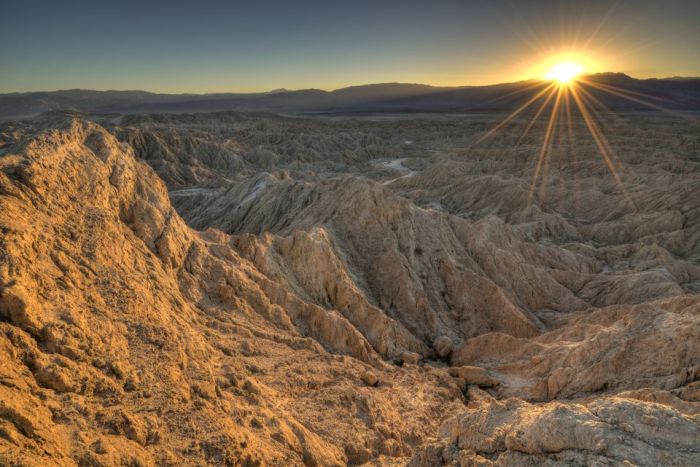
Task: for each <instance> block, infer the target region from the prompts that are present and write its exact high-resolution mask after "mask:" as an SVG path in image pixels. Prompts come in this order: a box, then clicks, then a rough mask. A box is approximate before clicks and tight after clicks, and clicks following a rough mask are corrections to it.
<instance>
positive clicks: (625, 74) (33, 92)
mask: <svg viewBox="0 0 700 467" xmlns="http://www.w3.org/2000/svg"><path fill="white" fill-rule="evenodd" d="M597 75H624V76H626V77H628V78H632V79H635V80H639V81H648V80H672V79H700V76H681V75H674V76H666V77H649V78H637V77H634V76H632V75H629V74H627V73H624V72H617V71H603V72H596V73H588V74H584V75H582V76H597ZM528 81H542V82H546V81H550V80H547V79H542V78H526V79H521V80H516V81H503V82H497V83H491V84H460V85H454V86H441V85H434V84H428V83H411V82H405V81H385V82H374V83H363V84H351V85H348V86H341V87H338V88H325V89H324V88H320V87H310V88H297V89H288V88H285V87H282V88H274V89H270V90H267V91H212V92H191V91H181V92H161V91H149V90H146V89H114V88H111V89H110V88H107V89H90V88H64V89H54V90H38V91H9V92H0V95H14V94H41V93H56V92H68V91H88V92H143V93H148V94H161V95H170V96H188V95H190V96H208V95H211V96H215V95H220V94H247V95H251V94H274V93H285V92H289V93H292V92H302V91H322V92H327V93H332V92H336V91H342V90H344V89H351V88H361V87H370V86H382V85H390V84H394V85H407V86H425V87H430V88H435V89H460V88H478V87H490V86H502V85H508V84H518V83H525V82H528Z"/></svg>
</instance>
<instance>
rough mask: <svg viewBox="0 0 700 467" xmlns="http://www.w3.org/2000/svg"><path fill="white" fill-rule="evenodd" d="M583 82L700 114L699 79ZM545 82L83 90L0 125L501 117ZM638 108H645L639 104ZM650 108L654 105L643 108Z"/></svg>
mask: <svg viewBox="0 0 700 467" xmlns="http://www.w3.org/2000/svg"><path fill="white" fill-rule="evenodd" d="M587 81H589V82H591V83H596V84H598V85H603V86H607V87H608V89H613V88H614V89H617V90H620V89H622V90H624V92H626V93H628V94H629V95H631V96H633V97H634V98H633V99H627V98H623V97H621V96H619V95H615V94H614V93H610V92H603V91H601V90H600V89H598V88H595V87H592V86H590V85H586V87H587V89H588V90H589V92H591V93H592V94H593V95H594V96H595V97H596V98H598V99H599V100H600V101H601V103H602V104H604V105H606V106H607V107H608V108H610V109H613V110H637V109H650V108H651V109H653V108H655V107H664V108H668V109H673V110H700V78H679V77H673V78H663V79H657V78H654V79H644V80H642V79H636V78H632V77H630V76H627V75H625V74H622V73H600V74H596V75H590V76H588V77H587ZM547 84H548V82H547V81H539V80H528V81H520V82H515V83H503V84H495V85H488V86H462V87H436V86H430V85H425V84H407V83H382V84H369V85H362V86H351V87H347V88H342V89H337V90H334V91H324V90H320V89H302V90H296V91H287V90H276V91H274V92H262V93H248V94H245V93H213V94H158V93H151V92H147V91H91V90H81V89H71V90H61V91H51V92H26V93H9V94H0V119H4V120H9V119H16V118H26V117H32V116H35V115H38V114H41V113H43V112H47V111H53V110H75V111H80V112H97V113H101V112H106V113H151V112H175V113H183V112H214V111H225V110H259V111H273V112H286V113H333V112H335V113H342V112H348V113H352V112H464V111H475V110H483V111H486V110H488V111H506V110H510V109H513V108H515V107H516V106H517V105H520V104H521V103H522V102H524V101H525V100H527V99H529V98H530V96H532V95H533V94H534V93H535V92H536V91H537V90H539V89H542V88H544V87H545V86H546V85H547ZM642 101H644V102H642ZM645 102H646V103H651V104H652V105H646V104H645Z"/></svg>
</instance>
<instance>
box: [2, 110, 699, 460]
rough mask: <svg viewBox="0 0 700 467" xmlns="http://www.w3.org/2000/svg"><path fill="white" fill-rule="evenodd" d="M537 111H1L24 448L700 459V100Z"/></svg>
mask: <svg viewBox="0 0 700 467" xmlns="http://www.w3.org/2000/svg"><path fill="white" fill-rule="evenodd" d="M530 117H531V115H528V116H525V117H523V118H516V119H514V120H513V121H511V122H509V124H507V125H504V126H503V127H502V128H501V129H500V130H499V131H497V132H495V133H493V135H491V136H490V137H489V138H486V139H483V140H480V139H481V137H482V136H483V135H484V134H486V133H487V132H488V131H489V129H490V128H493V127H494V126H495V125H496V124H497V123H498V122H499V121H501V120H502V119H503V115H500V114H490V113H483V114H468V115H451V116H447V115H402V116H398V115H385V116H373V117H372V116H355V117H348V116H324V117H319V116H313V117H311V116H309V117H298V116H296V117H291V116H281V115H275V114H264V113H245V112H223V113H209V114H206V113H202V114H182V115H175V114H154V115H126V116H117V115H83V114H67V113H60V112H54V113H49V114H45V115H42V116H41V117H37V118H35V119H33V120H23V121H14V122H6V123H2V124H0V464H2V465H8V466H19V465H61V466H73V465H80V466H113V465H129V466H150V465H173V466H175V465H249V466H254V465H279V466H288V465H300V464H301V465H303V464H306V465H318V466H326V465H346V464H351V465H357V464H368V465H406V464H408V465H411V466H416V467H418V466H433V465H465V466H466V465H525V466H527V465H531V466H540V465H647V466H658V465H679V466H686V465H687V466H693V465H695V466H697V465H700V131H698V130H699V129H700V124H699V123H698V121H699V120H698V115H697V114H678V115H666V114H662V113H660V112H637V113H633V112H626V113H625V112H623V113H619V114H607V113H605V114H603V113H601V114H599V115H597V117H598V118H599V122H600V128H601V130H602V132H603V133H604V135H605V141H604V143H605V144H604V146H605V147H607V148H608V149H609V152H608V155H609V156H610V157H609V159H608V160H606V158H605V157H604V155H602V154H601V151H600V149H599V144H596V141H595V140H594V138H592V136H591V134H590V132H589V130H588V128H587V126H586V124H585V122H584V121H583V120H582V119H580V118H574V119H573V121H572V122H571V124H570V125H569V124H567V122H566V121H564V120H562V121H561V122H560V123H561V124H560V125H558V127H557V128H558V130H557V131H556V132H555V133H554V135H553V138H552V141H551V148H550V149H551V150H549V151H547V154H546V155H547V157H546V158H542V159H540V158H538V155H539V154H540V153H541V148H542V140H543V135H544V133H545V131H546V126H547V120H546V119H544V120H541V121H536V123H535V124H534V125H533V126H532V127H531V128H528V127H529V125H530V122H531V118H530ZM526 130H528V131H527V132H526ZM535 175H536V176H535Z"/></svg>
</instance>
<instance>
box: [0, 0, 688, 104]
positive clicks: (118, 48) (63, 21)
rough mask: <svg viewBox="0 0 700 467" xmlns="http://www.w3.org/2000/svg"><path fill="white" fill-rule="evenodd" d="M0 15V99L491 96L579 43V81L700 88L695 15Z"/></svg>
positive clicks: (125, 8) (243, 11)
mask: <svg viewBox="0 0 700 467" xmlns="http://www.w3.org/2000/svg"><path fill="white" fill-rule="evenodd" d="M0 3H1V7H2V8H1V10H0V11H2V13H3V14H2V18H1V19H0V64H1V65H0V66H1V69H2V73H0V92H13V91H36V90H55V89H67V88H85V89H144V90H149V91H159V92H218V91H243V92H248V91H262V90H269V89H273V88H281V87H286V88H290V89H300V88H310V87H317V88H323V89H334V88H338V87H343V86H348V85H354V84H365V83H373V82H394V81H401V82H421V83H428V84H436V85H468V84H489V83H497V82H505V81H514V80H518V79H526V78H532V77H538V76H539V75H541V73H542V70H541V66H542V65H541V64H542V63H543V62H545V61H547V60H548V59H550V58H551V57H552V56H556V55H560V54H567V53H569V52H570V51H572V50H580V49H582V48H583V45H584V44H586V43H588V47H587V48H586V51H585V54H586V57H587V58H588V57H590V58H591V60H590V64H589V65H590V66H589V68H590V71H622V72H626V73H629V74H631V75H633V76H638V77H652V76H659V77H662V76H672V75H700V1H687V0H685V1H681V0H676V1H673V0H672V1H665V2H651V1H619V2H609V1H595V0H593V1H587V2H576V1H571V0H566V1H531V2H518V1H499V0H494V1H448V0H443V1H440V0H433V1H430V2H427V1H425V2H417V1H411V0H404V1H393V0H392V1H380V0H377V1H362V0H360V1H352V2H350V1H348V2H341V1H296V2H294V1H272V0H262V1H261V0H258V1H246V2H239V1H226V2H224V1H210V0H199V1H197V2H192V1H189V2H183V1H179V0H172V1H167V2H166V1H151V2H148V1H142V2H136V1H130V0H123V1H119V2H114V1H110V2H101V1H98V0H93V1H63V2H58V1H55V0H54V1H31V0H24V1H12V0H11V1H7V0H0ZM589 39H590V40H589Z"/></svg>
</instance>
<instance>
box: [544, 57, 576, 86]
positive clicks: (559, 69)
mask: <svg viewBox="0 0 700 467" xmlns="http://www.w3.org/2000/svg"><path fill="white" fill-rule="evenodd" d="M582 72H583V67H582V66H581V65H579V64H578V63H576V62H560V63H555V64H554V65H552V67H551V68H550V69H549V71H548V72H547V75H546V76H545V78H547V79H549V80H552V81H557V82H559V83H561V84H566V83H570V82H571V81H572V80H574V79H575V78H576V77H577V76H578V75H580V74H581V73H582Z"/></svg>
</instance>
